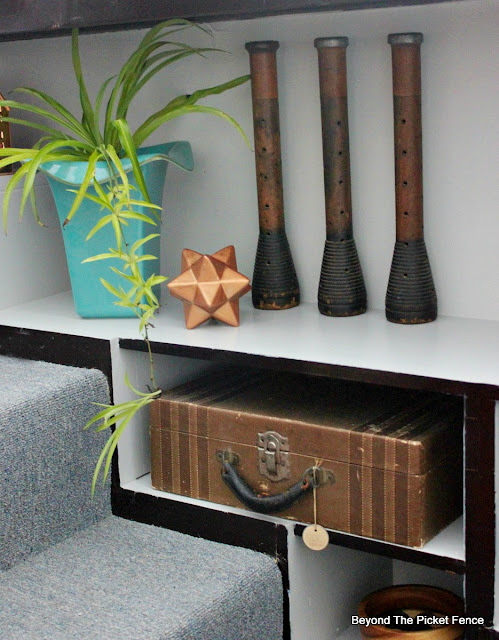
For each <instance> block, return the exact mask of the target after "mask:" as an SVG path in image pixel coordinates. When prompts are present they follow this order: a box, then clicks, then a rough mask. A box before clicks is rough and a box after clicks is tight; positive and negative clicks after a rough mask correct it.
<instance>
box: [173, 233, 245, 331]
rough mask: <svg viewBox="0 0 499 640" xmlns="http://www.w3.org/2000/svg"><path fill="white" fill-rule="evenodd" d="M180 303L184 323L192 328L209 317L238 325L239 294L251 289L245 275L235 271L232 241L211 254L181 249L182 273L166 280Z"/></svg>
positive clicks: (234, 254) (234, 325)
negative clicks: (168, 280) (182, 309)
mask: <svg viewBox="0 0 499 640" xmlns="http://www.w3.org/2000/svg"><path fill="white" fill-rule="evenodd" d="M168 289H169V290H170V293H171V294H172V296H174V297H175V298H178V299H179V300H182V302H183V303H184V315H185V325H186V327H187V328H188V329H194V327H197V326H198V325H200V324H202V323H203V322H206V321H207V320H209V319H210V318H216V319H217V320H220V321H221V322H225V323H226V324H230V325H231V326H233V327H238V326H239V298H240V297H241V296H243V295H244V294H245V293H248V291H249V290H250V289H251V286H250V283H249V278H247V277H246V276H243V274H242V273H239V272H238V271H237V264H236V251H235V249H234V247H233V246H232V245H230V246H228V247H225V248H224V249H221V250H220V251H217V253H214V254H213V255H211V256H209V255H204V254H202V253H198V252H197V251H192V249H184V250H183V251H182V273H181V274H180V275H179V276H177V277H176V278H175V279H174V280H172V281H171V282H169V283H168Z"/></svg>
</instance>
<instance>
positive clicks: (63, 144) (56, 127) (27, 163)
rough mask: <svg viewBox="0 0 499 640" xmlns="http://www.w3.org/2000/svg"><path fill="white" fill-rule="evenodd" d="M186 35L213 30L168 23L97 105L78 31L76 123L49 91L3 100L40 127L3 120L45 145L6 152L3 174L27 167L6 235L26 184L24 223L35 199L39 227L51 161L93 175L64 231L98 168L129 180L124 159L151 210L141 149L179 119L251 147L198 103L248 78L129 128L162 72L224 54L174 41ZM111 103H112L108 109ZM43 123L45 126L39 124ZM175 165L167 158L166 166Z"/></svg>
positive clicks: (176, 102) (109, 83)
mask: <svg viewBox="0 0 499 640" xmlns="http://www.w3.org/2000/svg"><path fill="white" fill-rule="evenodd" d="M185 29H197V30H200V31H202V32H204V33H207V30H206V29H205V28H204V27H202V26H200V25H197V24H194V23H191V22H189V21H188V20H183V19H173V20H167V21H166V22H162V23H160V24H158V25H156V26H155V27H153V28H152V29H150V30H149V31H148V32H147V33H146V35H145V36H144V38H143V39H142V41H141V42H140V44H139V46H138V47H137V48H136V50H135V51H134V52H133V53H132V54H131V55H130V57H129V58H128V60H127V61H126V62H125V64H124V65H123V67H122V68H121V70H120V72H119V73H118V74H117V75H115V76H112V77H110V78H107V79H106V80H105V81H104V82H103V83H102V86H101V87H100V89H99V91H98V93H97V96H96V98H95V101H94V102H92V100H91V99H90V96H89V93H88V90H87V87H86V83H85V80H84V77H83V72H82V65H81V60H80V52H79V46H78V30H77V29H74V30H73V32H72V39H71V50H72V62H73V70H74V74H75V79H76V82H77V89H78V93H79V99H80V106H81V117H76V116H75V115H73V114H72V113H71V112H70V111H69V110H68V109H66V108H65V107H64V106H63V105H62V104H61V103H60V102H58V101H57V100H55V99H54V98H52V97H51V96H49V95H47V94H46V93H44V92H43V91H40V90H37V89H33V88H29V87H20V88H18V89H16V90H15V92H16V93H20V94H25V95H27V96H29V97H30V98H31V99H33V98H34V99H35V101H36V102H37V103H40V105H41V106H40V105H38V104H32V103H30V102H20V101H16V100H0V105H1V106H4V107H9V108H10V110H11V111H10V113H14V112H16V111H22V112H26V113H28V114H33V115H34V116H35V117H36V120H33V121H32V120H28V119H25V118H20V117H14V116H10V115H9V116H3V117H2V120H3V121H5V122H10V123H12V124H16V125H23V126H26V127H31V128H34V129H37V130H38V131H39V132H40V133H41V134H42V137H41V138H40V139H39V140H38V142H37V143H36V144H35V145H34V146H33V147H32V148H5V149H0V169H1V168H2V167H6V166H8V165H11V164H14V163H21V166H20V167H19V168H18V169H17V170H16V171H15V172H14V174H13V175H12V177H11V179H10V181H9V183H8V185H7V188H6V189H5V195H4V202H3V223H4V229H6V228H7V216H8V207H9V202H10V198H11V196H12V192H13V190H14V189H15V188H16V187H17V185H18V184H19V183H20V182H21V181H22V180H24V184H23V189H22V198H21V204H20V209H19V216H20V217H22V216H23V213H24V209H25V206H26V203H27V201H28V199H31V203H32V210H33V214H34V216H35V219H36V220H37V221H38V222H39V223H40V218H39V216H38V212H37V208H36V201H35V192H34V189H33V185H34V180H35V176H36V173H37V170H38V169H39V167H40V165H42V164H43V163H44V162H52V161H85V162H87V163H88V168H87V171H86V174H85V177H84V180H83V181H82V184H81V186H80V188H79V189H78V191H77V193H76V195H75V198H74V201H73V205H72V207H71V209H70V211H68V214H67V218H66V221H65V224H67V223H68V222H69V221H70V220H71V218H72V217H73V216H74V214H75V213H76V211H77V210H78V207H79V206H80V205H81V203H82V202H83V199H84V198H85V194H86V193H87V190H88V187H89V185H90V184H92V182H93V177H94V172H95V168H96V166H97V163H98V162H99V161H105V162H106V163H107V165H108V166H109V172H110V174H112V173H113V172H114V174H117V175H119V176H120V177H122V175H123V171H122V168H121V162H120V159H121V158H123V157H124V156H127V157H128V158H129V159H130V161H131V163H132V169H133V174H134V176H135V180H136V182H137V185H138V186H139V188H140V191H141V193H142V197H143V199H144V201H145V202H150V198H149V194H148V192H147V186H146V184H145V181H144V177H143V175H142V170H141V167H140V164H139V161H138V158H137V148H139V147H140V146H141V145H142V144H143V143H144V142H145V141H146V140H147V139H148V138H149V137H150V136H151V135H152V134H153V133H154V132H155V131H156V130H157V129H158V128H159V127H161V126H162V125H164V124H165V123H167V122H169V121H170V120H173V119H174V118H177V117H179V116H183V115H187V114H191V113H208V114H212V115H214V116H217V117H220V118H223V119H225V120H226V121H227V122H229V123H230V124H232V125H233V126H234V127H236V129H237V130H238V131H239V132H240V133H241V135H242V136H243V138H244V139H245V140H246V142H247V144H248V145H249V142H248V140H247V137H246V135H245V134H244V132H243V130H242V129H241V127H240V126H239V124H238V123H237V122H236V121H235V120H234V118H232V117H231V116H230V115H228V114H227V113H225V112H223V111H221V110H220V109H217V108H214V107H210V106H205V105H200V104H198V102H199V101H200V100H202V99H204V98H206V97H208V96H210V95H215V94H220V93H223V92H224V91H227V90H229V89H233V88H235V87H237V86H239V85H241V84H243V83H244V82H246V81H247V80H248V79H249V76H248V75H245V76H241V77H238V78H234V79H232V80H229V81H227V82H224V83H222V84H219V85H217V86H214V87H209V88H206V89H200V90H198V91H195V92H194V93H192V94H188V95H180V96H177V97H176V98H174V99H173V100H171V101H170V102H168V104H166V105H165V106H164V107H162V108H161V109H159V110H158V111H156V112H155V113H153V114H151V115H150V116H149V117H148V118H147V119H146V120H145V121H144V122H143V123H142V124H140V126H138V127H137V128H136V130H135V131H134V132H132V131H131V129H130V125H129V123H128V120H127V114H128V110H129V108H130V105H131V104H132V102H133V101H134V99H135V98H136V96H137V94H138V93H139V92H140V90H141V89H142V88H143V87H144V86H145V85H146V84H148V83H149V82H150V81H151V80H152V79H153V78H155V77H156V76H157V75H158V74H159V73H160V72H162V71H165V70H166V69H168V67H169V66H170V65H172V64H175V63H176V62H179V61H181V60H183V59H184V58H187V57H189V56H192V55H196V56H204V55H205V54H206V53H208V52H218V51H220V50H219V49H215V48H213V47H192V46H189V45H187V44H185V43H182V42H180V41H178V40H177V39H172V36H173V35H174V34H176V33H178V32H181V31H183V30H185ZM105 96H108V97H107V102H106V104H104V102H105ZM40 118H41V120H42V121H41V122H39V119H40ZM165 159H166V160H168V158H165Z"/></svg>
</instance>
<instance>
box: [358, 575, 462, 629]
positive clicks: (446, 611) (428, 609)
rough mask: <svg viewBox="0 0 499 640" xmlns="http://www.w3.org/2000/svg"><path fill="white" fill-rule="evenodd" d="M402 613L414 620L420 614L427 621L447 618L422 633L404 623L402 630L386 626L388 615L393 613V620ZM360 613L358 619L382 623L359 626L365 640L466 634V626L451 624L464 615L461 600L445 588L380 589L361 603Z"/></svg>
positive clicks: (414, 586) (399, 587)
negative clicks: (440, 623) (443, 622)
mask: <svg viewBox="0 0 499 640" xmlns="http://www.w3.org/2000/svg"><path fill="white" fill-rule="evenodd" d="M402 611H403V612H404V613H405V615H406V616H408V617H411V618H413V620H414V621H416V620H417V616H418V615H421V616H425V620H429V619H431V618H432V617H433V616H435V617H438V618H446V622H447V623H446V624H442V625H438V626H430V625H425V626H426V627H427V628H426V629H424V630H419V631H418V630H415V629H414V627H415V626H416V625H415V624H414V625H411V624H401V625H400V628H392V626H385V621H386V618H387V616H389V615H390V614H392V618H391V620H392V621H393V620H394V618H393V616H394V615H396V613H398V614H401V612H402ZM358 613H359V618H367V619H371V620H372V619H378V622H379V624H378V623H375V624H369V625H367V624H362V623H361V624H360V625H359V626H360V632H361V634H362V637H363V638H364V640H371V639H372V638H376V640H455V639H456V638H460V637H461V636H462V635H463V634H464V626H463V625H459V624H452V616H463V615H464V605H463V601H462V599H461V598H459V597H458V596H456V595H455V594H454V593H452V592H450V591H447V590H446V589H438V588H436V587H427V586H424V585H415V584H408V585H399V586H394V587H388V588H387V589H381V590H380V591H375V592H374V593H371V594H369V595H368V596H366V597H365V598H364V599H363V600H362V602H361V603H360V604H359V608H358ZM380 618H382V619H385V620H379V619H380ZM395 620H396V619H395ZM411 627H412V629H411Z"/></svg>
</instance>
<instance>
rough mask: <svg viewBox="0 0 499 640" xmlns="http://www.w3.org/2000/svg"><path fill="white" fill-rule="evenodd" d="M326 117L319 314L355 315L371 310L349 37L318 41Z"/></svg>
mask: <svg viewBox="0 0 499 640" xmlns="http://www.w3.org/2000/svg"><path fill="white" fill-rule="evenodd" d="M314 44H315V47H316V48H317V53H318V57H319V86H320V100H321V119H322V148H323V160H324V188H325V199H326V243H325V246H324V254H323V258H322V267H321V275H320V279H319V292H318V303H319V311H320V312H321V313H322V314H323V315H326V316H355V315H358V314H360V313H364V312H365V310H366V308H367V296H366V287H365V284H364V278H363V276H362V269H361V266H360V261H359V257H358V254H357V248H356V246H355V240H354V237H353V228H352V194H351V185H350V146H349V131H348V104H347V66H346V48H347V46H348V38H345V37H335V38H316V40H315V42H314Z"/></svg>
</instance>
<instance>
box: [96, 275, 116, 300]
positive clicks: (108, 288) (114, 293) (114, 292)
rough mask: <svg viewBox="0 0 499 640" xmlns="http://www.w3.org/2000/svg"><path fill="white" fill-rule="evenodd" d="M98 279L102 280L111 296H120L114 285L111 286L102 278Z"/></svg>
mask: <svg viewBox="0 0 499 640" xmlns="http://www.w3.org/2000/svg"><path fill="white" fill-rule="evenodd" d="M99 280H100V281H101V282H102V285H103V286H104V287H105V288H106V289H107V290H108V291H109V293H112V294H113V296H116V297H117V298H121V292H120V291H118V289H116V287H113V285H112V284H109V282H107V281H106V280H104V278H99Z"/></svg>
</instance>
